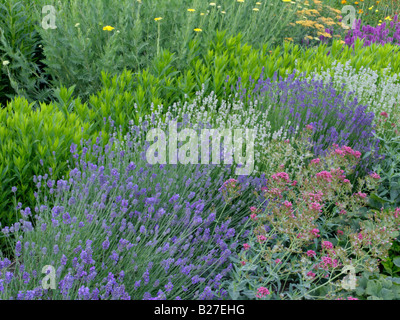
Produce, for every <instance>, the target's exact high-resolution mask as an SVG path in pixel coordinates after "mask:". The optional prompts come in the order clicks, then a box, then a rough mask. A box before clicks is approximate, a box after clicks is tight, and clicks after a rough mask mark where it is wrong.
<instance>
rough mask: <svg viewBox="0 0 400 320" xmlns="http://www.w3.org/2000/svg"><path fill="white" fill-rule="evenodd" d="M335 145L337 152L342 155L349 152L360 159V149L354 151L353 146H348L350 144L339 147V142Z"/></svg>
mask: <svg viewBox="0 0 400 320" xmlns="http://www.w3.org/2000/svg"><path fill="white" fill-rule="evenodd" d="M333 147H334V148H336V149H335V153H336V154H338V155H340V156H342V157H344V156H346V155H348V154H349V155H353V156H354V157H356V158H357V159H358V158H360V156H361V152H360V151H354V150H353V149H352V148H351V147H348V146H343V147H341V148H339V146H338V145H337V144H334V145H333Z"/></svg>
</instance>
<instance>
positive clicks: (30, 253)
mask: <svg viewBox="0 0 400 320" xmlns="http://www.w3.org/2000/svg"><path fill="white" fill-rule="evenodd" d="M145 132H146V123H144V124H143V127H142V128H139V127H132V128H131V131H130V132H129V133H128V134H127V135H126V136H125V139H122V138H120V139H117V133H116V132H115V133H114V135H113V137H112V138H111V139H110V141H109V143H108V144H107V145H105V147H104V150H103V148H102V147H100V145H101V136H100V137H99V138H98V139H97V140H96V143H95V144H94V145H93V147H90V143H89V141H86V142H84V141H83V140H82V142H81V147H82V153H81V155H79V153H78V148H77V145H75V144H72V145H71V149H70V151H71V153H72V154H73V157H74V159H76V162H75V167H74V169H72V170H71V171H70V174H69V180H68V181H67V180H63V179H61V180H58V181H57V182H56V181H54V180H51V179H48V175H47V174H45V175H44V176H38V177H34V181H35V183H36V185H37V188H38V190H37V192H36V193H35V195H36V199H37V206H36V207H35V209H34V210H31V209H30V208H29V207H27V208H25V209H23V210H20V212H21V215H22V217H23V218H22V219H21V220H20V221H19V222H17V223H15V224H13V225H12V226H5V227H4V228H3V229H2V235H3V236H4V237H6V239H7V241H9V246H10V247H12V248H14V259H10V257H6V256H4V255H3V254H1V253H0V256H1V258H0V272H1V273H0V298H2V299H28V300H29V299H101V300H104V299H212V298H215V297H217V296H218V297H224V296H225V295H226V292H225V291H224V290H222V291H221V290H220V289H219V288H220V284H221V281H222V279H223V278H224V277H225V276H226V274H227V273H228V272H229V271H230V270H231V264H230V262H229V257H230V256H232V255H234V253H235V248H236V244H237V242H235V241H233V239H234V236H235V233H236V231H235V229H234V228H233V227H232V224H231V222H232V220H233V219H231V218H230V217H229V216H234V215H235V214H237V213H240V212H244V210H243V208H244V206H247V205H248V203H249V202H248V201H247V200H246V199H244V198H243V197H244V195H245V193H246V189H248V191H253V189H254V187H255V186H256V185H257V184H259V181H258V180H257V179H255V178H254V179H253V178H247V182H246V181H244V178H243V177H242V180H241V181H242V183H241V187H242V188H241V190H240V194H239V195H238V197H236V199H235V201H234V202H231V203H230V206H229V210H225V209H226V208H227V203H226V201H225V198H224V196H225V194H224V192H219V191H218V188H219V187H221V185H224V184H223V182H224V179H227V178H228V177H229V175H230V173H231V171H230V168H227V167H224V166H222V167H220V166H215V165H214V166H201V165H192V166H191V165H186V166H179V165H175V166H170V165H168V166H165V165H150V164H148V163H147V161H146V160H145V158H144V155H145V151H146V145H144V143H143V139H142V138H143V137H144V136H145ZM121 136H122V131H120V132H119V137H121ZM147 146H148V144H147ZM138 150H143V151H142V152H138ZM93 157H94V159H96V161H89V160H88V159H92V158H93ZM246 185H247V186H248V188H246ZM13 191H15V190H13ZM17 209H21V204H20V205H19V206H18V207H17ZM33 211H34V212H33ZM236 219H238V218H237V217H236ZM49 265H50V266H53V267H54V270H55V280H56V289H54V290H50V289H43V287H42V286H41V281H42V279H43V277H44V275H41V272H42V268H43V267H45V266H49Z"/></svg>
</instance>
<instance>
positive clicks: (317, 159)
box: [311, 158, 321, 164]
mask: <svg viewBox="0 0 400 320" xmlns="http://www.w3.org/2000/svg"><path fill="white" fill-rule="evenodd" d="M320 161H321V160H320V159H319V158H316V159H312V160H311V163H313V164H318V163H319V162H320Z"/></svg>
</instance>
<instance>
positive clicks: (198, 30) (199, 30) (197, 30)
mask: <svg viewBox="0 0 400 320" xmlns="http://www.w3.org/2000/svg"><path fill="white" fill-rule="evenodd" d="M193 30H194V31H196V32H201V31H203V30H201V29H200V28H196V29H193Z"/></svg>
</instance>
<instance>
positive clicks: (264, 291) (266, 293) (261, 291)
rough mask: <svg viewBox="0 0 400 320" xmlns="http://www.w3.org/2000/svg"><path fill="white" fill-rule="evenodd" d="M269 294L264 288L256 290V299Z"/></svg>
mask: <svg viewBox="0 0 400 320" xmlns="http://www.w3.org/2000/svg"><path fill="white" fill-rule="evenodd" d="M269 294H271V293H270V292H269V290H268V289H267V288H265V287H259V288H258V290H257V294H256V297H257V298H264V297H265V296H267V295H269Z"/></svg>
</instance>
